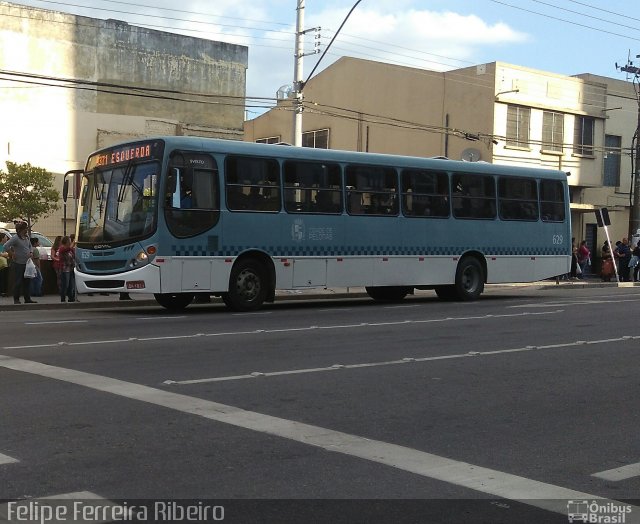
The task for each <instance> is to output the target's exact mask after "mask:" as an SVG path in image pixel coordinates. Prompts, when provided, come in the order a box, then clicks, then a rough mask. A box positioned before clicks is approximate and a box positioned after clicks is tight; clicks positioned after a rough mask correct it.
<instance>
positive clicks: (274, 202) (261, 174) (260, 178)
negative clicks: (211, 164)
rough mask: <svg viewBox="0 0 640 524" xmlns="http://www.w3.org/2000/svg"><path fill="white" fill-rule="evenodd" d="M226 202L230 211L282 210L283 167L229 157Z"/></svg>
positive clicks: (256, 159)
mask: <svg viewBox="0 0 640 524" xmlns="http://www.w3.org/2000/svg"><path fill="white" fill-rule="evenodd" d="M225 165H226V180H225V182H226V199H227V208H229V210H231V211H269V212H278V211H280V166H279V165H278V162H276V161H275V160H272V159H268V158H253V157H241V156H232V155H230V156H228V157H227V160H226V163H225Z"/></svg>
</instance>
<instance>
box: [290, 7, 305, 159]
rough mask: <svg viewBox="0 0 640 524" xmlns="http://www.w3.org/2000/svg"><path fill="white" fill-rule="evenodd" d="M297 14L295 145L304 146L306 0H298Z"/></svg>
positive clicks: (294, 75) (294, 70)
mask: <svg viewBox="0 0 640 524" xmlns="http://www.w3.org/2000/svg"><path fill="white" fill-rule="evenodd" d="M296 9H297V15H296V50H295V62H294V65H293V93H294V96H295V100H294V102H293V145H294V146H296V147H301V146H302V58H303V57H304V53H303V48H304V33H303V32H302V27H303V26H304V0H298V7H297V8H296Z"/></svg>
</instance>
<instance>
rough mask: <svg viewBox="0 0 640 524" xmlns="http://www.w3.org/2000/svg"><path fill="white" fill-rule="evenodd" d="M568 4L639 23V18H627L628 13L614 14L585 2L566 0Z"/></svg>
mask: <svg viewBox="0 0 640 524" xmlns="http://www.w3.org/2000/svg"><path fill="white" fill-rule="evenodd" d="M568 1H569V2H571V3H573V4H578V5H581V6H584V7H588V8H589V9H595V10H596V11H602V12H603V13H608V14H610V15H615V16H619V17H622V18H625V19H627V20H636V21H638V22H640V18H634V17H632V16H629V13H616V12H615V11H609V10H607V9H603V8H601V7H596V6H593V5H590V4H587V3H585V2H578V1H577V0H568Z"/></svg>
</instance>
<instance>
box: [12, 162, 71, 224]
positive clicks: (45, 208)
mask: <svg viewBox="0 0 640 524" xmlns="http://www.w3.org/2000/svg"><path fill="white" fill-rule="evenodd" d="M6 164H7V171H6V172H5V171H2V170H0V218H2V220H13V219H15V218H23V219H25V220H26V221H27V223H28V224H29V226H31V224H33V223H34V222H36V221H37V220H38V219H39V218H44V217H46V216H48V215H49V214H50V213H52V212H53V211H55V210H56V209H58V208H59V207H60V205H59V204H58V202H59V200H60V193H59V192H58V191H57V190H56V189H54V185H53V184H54V177H53V175H52V174H51V173H48V172H47V171H46V170H45V169H43V168H41V167H35V166H32V165H31V164H29V163H26V164H16V163H15V162H7V163H6Z"/></svg>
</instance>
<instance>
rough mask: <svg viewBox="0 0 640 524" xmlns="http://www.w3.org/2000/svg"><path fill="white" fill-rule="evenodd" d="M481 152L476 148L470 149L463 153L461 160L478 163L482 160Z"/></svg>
mask: <svg viewBox="0 0 640 524" xmlns="http://www.w3.org/2000/svg"><path fill="white" fill-rule="evenodd" d="M481 156H482V155H481V154H480V151H479V150H478V149H476V148H474V147H469V148H467V149H465V150H464V151H463V152H462V155H461V158H462V160H464V161H465V162H477V161H478V160H480V157H481Z"/></svg>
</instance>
